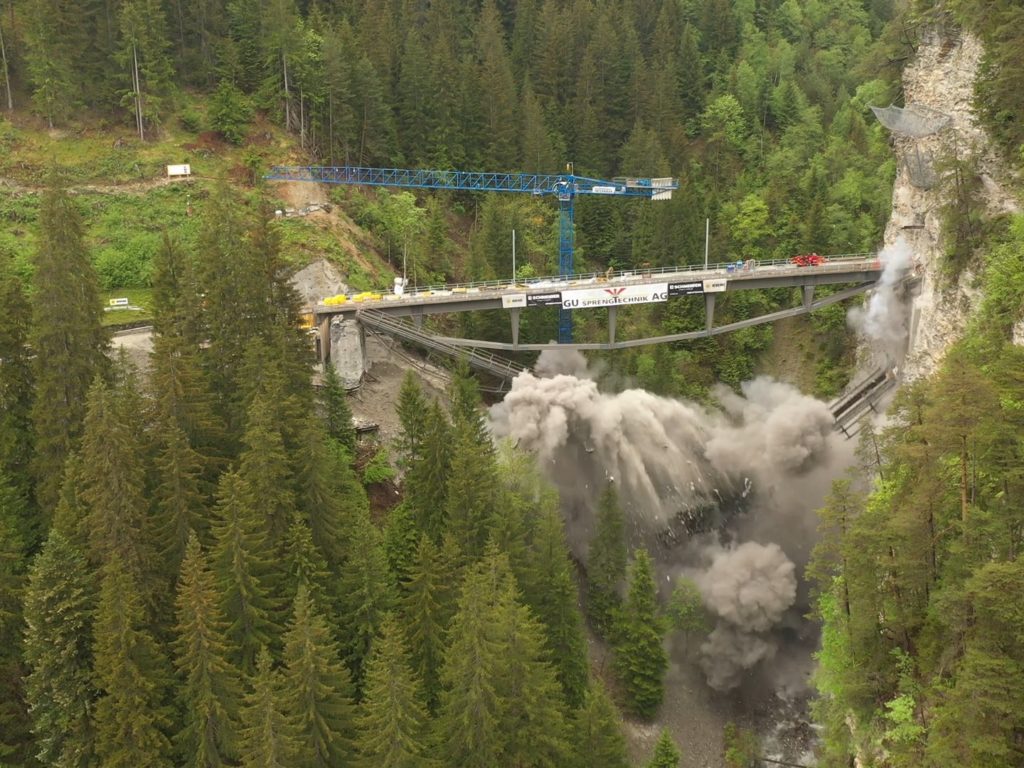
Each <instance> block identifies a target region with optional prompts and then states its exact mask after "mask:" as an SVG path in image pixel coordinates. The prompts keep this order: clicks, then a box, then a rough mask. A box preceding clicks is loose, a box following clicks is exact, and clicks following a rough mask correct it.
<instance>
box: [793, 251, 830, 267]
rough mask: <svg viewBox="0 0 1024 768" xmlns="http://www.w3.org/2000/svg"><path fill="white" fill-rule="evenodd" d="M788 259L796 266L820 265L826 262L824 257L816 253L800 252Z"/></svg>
mask: <svg viewBox="0 0 1024 768" xmlns="http://www.w3.org/2000/svg"><path fill="white" fill-rule="evenodd" d="M790 261H791V262H792V263H793V264H795V265H796V266H798V267H820V266H821V265H822V264H824V263H825V262H826V259H825V257H824V256H819V255H818V254H816V253H801V254H800V255H799V256H794V257H793V258H791V259H790Z"/></svg>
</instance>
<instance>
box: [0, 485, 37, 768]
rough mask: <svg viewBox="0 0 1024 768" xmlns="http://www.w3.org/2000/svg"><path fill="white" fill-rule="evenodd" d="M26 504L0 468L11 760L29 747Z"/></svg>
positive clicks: (3, 734) (2, 634)
mask: <svg viewBox="0 0 1024 768" xmlns="http://www.w3.org/2000/svg"><path fill="white" fill-rule="evenodd" d="M26 506H27V505H26V504H25V501H24V499H23V498H22V496H21V493H20V491H18V490H15V488H14V487H13V486H12V485H11V483H9V482H8V480H7V477H6V475H5V474H4V472H3V470H2V469H0V758H2V759H6V760H9V761H11V762H18V761H23V762H24V761H28V760H29V759H30V757H29V756H30V755H31V754H32V751H33V744H32V737H31V735H30V731H31V722H30V719H29V716H28V709H27V705H26V703H25V700H24V695H23V691H22V686H23V680H22V676H23V674H24V672H25V669H24V664H23V663H22V653H21V639H22V633H23V631H24V626H23V621H22V601H23V598H24V591H25V571H26V568H27V566H28V560H27V558H26V557H25V551H26V547H25V543H24V539H23V537H22V534H21V531H20V528H21V527H22V526H23V525H24V521H25V519H27V517H28V515H27V514H26V513H25V507H26Z"/></svg>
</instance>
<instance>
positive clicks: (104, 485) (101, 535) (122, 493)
mask: <svg viewBox="0 0 1024 768" xmlns="http://www.w3.org/2000/svg"><path fill="white" fill-rule="evenodd" d="M137 403H138V392H137V391H135V389H134V382H133V381H132V379H131V378H130V377H128V378H124V379H123V380H121V381H119V382H115V384H114V386H112V387H111V386H107V384H106V383H105V382H104V381H103V380H102V379H100V378H97V379H96V381H95V382H93V386H92V387H91V388H90V389H89V394H88V397H87V400H86V416H85V434H84V435H83V437H82V450H81V465H80V473H81V479H80V482H81V491H80V498H81V500H82V501H83V502H84V503H85V507H86V509H87V510H88V517H87V519H86V521H85V524H86V528H87V531H88V536H89V550H90V559H91V560H92V561H93V562H94V563H97V564H103V563H106V562H108V561H110V560H111V559H112V558H114V557H117V558H118V560H119V561H120V563H121V567H122V568H125V569H127V570H128V572H129V573H130V574H131V578H132V581H133V583H134V585H135V588H136V589H142V590H144V592H145V593H146V594H147V595H150V594H151V590H152V588H153V586H154V585H153V584H152V582H151V580H150V577H151V574H152V573H153V572H154V570H155V563H154V561H153V552H152V547H151V543H150V542H151V533H152V532H151V531H150V530H149V529H148V525H147V518H148V515H147V514H146V511H147V504H146V467H145V465H144V464H143V462H142V457H143V446H142V444H141V442H140V440H139V431H138V426H137V425H136V423H135V421H136V419H137V418H138V409H137ZM148 600H149V598H148V597H147V603H148Z"/></svg>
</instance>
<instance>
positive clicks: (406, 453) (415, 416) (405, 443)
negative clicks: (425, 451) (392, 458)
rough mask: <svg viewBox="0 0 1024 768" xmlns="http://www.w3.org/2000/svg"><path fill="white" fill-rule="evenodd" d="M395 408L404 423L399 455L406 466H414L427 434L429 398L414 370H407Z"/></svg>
mask: <svg viewBox="0 0 1024 768" xmlns="http://www.w3.org/2000/svg"><path fill="white" fill-rule="evenodd" d="M395 410H396V412H397V413H398V420H399V421H400V422H401V424H402V434H401V435H400V436H399V438H398V456H399V458H400V460H401V461H402V462H403V463H404V464H405V466H412V464H414V463H415V461H416V460H417V459H418V458H419V456H420V451H421V446H422V445H423V440H424V439H425V438H426V435H427V428H426V415H427V400H426V398H425V397H424V396H423V387H422V386H421V385H420V380H419V378H418V377H417V376H416V374H415V373H413V372H412V370H408V371H406V372H405V377H404V378H403V379H402V388H401V389H400V390H399V391H398V404H397V405H396V406H395Z"/></svg>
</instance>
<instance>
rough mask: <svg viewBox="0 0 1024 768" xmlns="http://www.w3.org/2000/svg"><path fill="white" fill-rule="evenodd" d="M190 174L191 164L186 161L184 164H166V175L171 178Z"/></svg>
mask: <svg viewBox="0 0 1024 768" xmlns="http://www.w3.org/2000/svg"><path fill="white" fill-rule="evenodd" d="M191 175H192V166H191V165H189V164H188V163H185V164H184V165H168V166H167V177H168V178H171V179H173V178H175V177H178V176H191Z"/></svg>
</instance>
